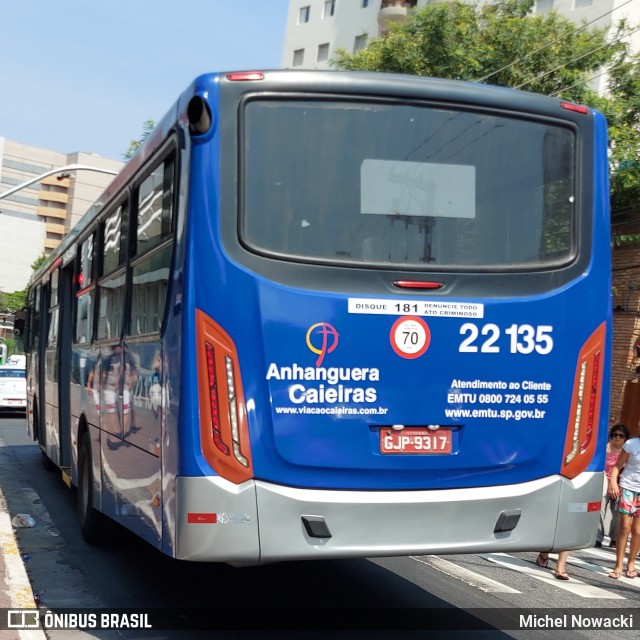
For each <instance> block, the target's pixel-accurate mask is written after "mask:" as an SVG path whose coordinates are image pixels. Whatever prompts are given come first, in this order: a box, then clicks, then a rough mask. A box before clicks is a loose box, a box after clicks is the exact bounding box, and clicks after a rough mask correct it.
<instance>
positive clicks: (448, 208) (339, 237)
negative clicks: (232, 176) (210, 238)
mask: <svg viewBox="0 0 640 640" xmlns="http://www.w3.org/2000/svg"><path fill="white" fill-rule="evenodd" d="M243 131H244V134H243V146H242V154H243V155H242V160H241V166H242V172H241V173H242V176H243V184H244V187H243V196H244V197H243V208H242V209H243V210H242V215H241V224H240V230H241V239H242V241H243V242H244V244H245V245H246V246H247V247H248V248H249V249H251V250H253V251H256V252H258V253H261V254H266V255H271V256H274V257H279V258H284V259H287V258H290V259H291V258H293V259H296V260H303V261H307V262H324V263H336V262H341V263H345V262H347V263H356V264H358V265H359V266H360V265H372V266H373V265H382V266H396V267H399V268H409V269H410V268H424V266H425V265H429V267H430V268H436V269H448V268H451V269H456V268H458V269H460V268H462V269H466V268H471V267H473V268H479V269H487V270H491V269H505V268H506V269H510V268H512V269H536V268H541V267H546V268H548V267H550V266H554V265H561V264H565V263H567V262H568V261H570V260H571V259H572V258H573V257H574V255H575V250H576V248H575V232H574V225H575V218H576V213H575V211H576V209H575V206H576V202H575V200H576V194H575V167H576V159H575V135H574V132H573V130H572V129H571V128H569V127H565V126H561V125H558V124H556V123H550V122H546V121H542V120H534V119H525V118H519V117H510V116H505V115H502V114H498V113H488V112H480V111H478V112H474V111H470V110H459V109H458V110H457V109H454V108H443V107H440V106H430V105H420V104H402V103H376V102H366V101H362V102H359V101H342V100H329V101H325V100H267V99H260V100H252V101H249V102H247V103H246V105H245V108H244V127H243Z"/></svg>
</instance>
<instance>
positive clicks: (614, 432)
mask: <svg viewBox="0 0 640 640" xmlns="http://www.w3.org/2000/svg"><path fill="white" fill-rule="evenodd" d="M628 438H629V429H628V428H627V426H626V425H624V424H614V425H613V426H612V427H611V430H610V431H609V441H608V442H607V457H606V460H605V466H604V475H605V478H604V488H603V492H602V509H601V511H600V527H599V528H598V533H597V534H596V544H595V546H596V547H601V546H602V541H603V540H604V534H605V529H606V530H607V531H608V534H609V539H610V542H609V546H610V547H615V546H616V540H617V537H618V523H619V521H620V518H619V516H620V512H619V511H618V506H617V504H616V501H615V500H614V499H613V498H612V497H611V496H610V495H609V479H610V477H611V469H613V467H614V466H615V464H616V462H617V461H618V456H619V455H620V452H621V451H622V445H623V444H624V443H625V442H626V441H627V439H628Z"/></svg>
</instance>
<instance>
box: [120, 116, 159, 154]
mask: <svg viewBox="0 0 640 640" xmlns="http://www.w3.org/2000/svg"><path fill="white" fill-rule="evenodd" d="M155 126H156V123H155V120H153V118H149V120H147V121H146V122H145V123H144V124H143V125H142V135H141V136H140V138H138V139H137V140H132V141H131V142H130V143H129V146H128V147H127V149H126V151H125V152H124V153H123V154H122V157H123V158H124V159H125V160H129V158H131V156H133V154H134V153H135V152H136V151H137V150H138V149H139V148H140V146H141V145H142V143H143V142H144V141H145V140H146V139H147V138H148V137H149V134H150V133H151V132H152V131H153V130H154V128H155Z"/></svg>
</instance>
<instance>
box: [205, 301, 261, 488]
mask: <svg viewBox="0 0 640 640" xmlns="http://www.w3.org/2000/svg"><path fill="white" fill-rule="evenodd" d="M196 340H197V364H198V399H199V404H200V441H201V446H202V453H203V455H204V457H205V459H206V460H207V462H208V463H209V464H210V465H211V467H212V468H213V469H214V470H215V472H216V473H218V474H219V475H220V476H222V477H223V478H226V479H227V480H230V481H231V482H234V483H236V484H239V483H241V482H244V481H245V480H248V479H250V478H252V477H253V467H252V463H251V452H250V442H249V428H248V425H247V418H246V409H245V402H244V394H243V390H242V380H241V377H240V366H239V363H238V353H237V350H236V347H235V344H234V343H233V340H232V339H231V337H230V336H229V334H228V333H227V332H226V331H224V329H222V327H220V326H219V325H218V324H217V323H215V322H214V321H213V320H212V319H211V318H210V317H209V316H207V315H206V314H205V313H203V312H202V311H199V310H197V311H196Z"/></svg>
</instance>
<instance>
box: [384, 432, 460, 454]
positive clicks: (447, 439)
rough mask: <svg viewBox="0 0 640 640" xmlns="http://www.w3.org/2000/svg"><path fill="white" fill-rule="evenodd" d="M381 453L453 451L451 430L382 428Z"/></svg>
mask: <svg viewBox="0 0 640 640" xmlns="http://www.w3.org/2000/svg"><path fill="white" fill-rule="evenodd" d="M380 453H414V454H425V453H441V454H442V453H451V431H450V430H449V429H439V430H438V431H427V430H426V429H402V430H401V431H396V430H395V429H388V428H386V429H380Z"/></svg>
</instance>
